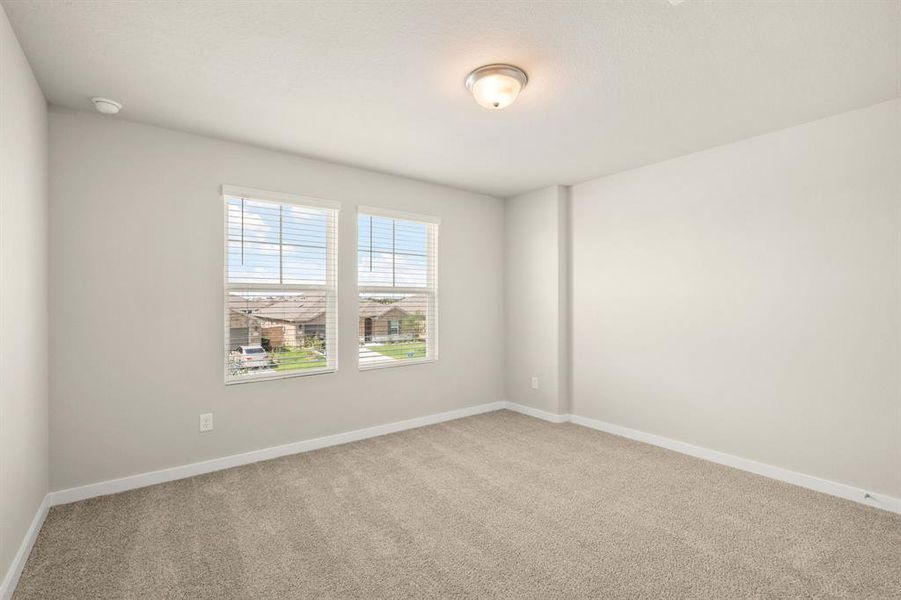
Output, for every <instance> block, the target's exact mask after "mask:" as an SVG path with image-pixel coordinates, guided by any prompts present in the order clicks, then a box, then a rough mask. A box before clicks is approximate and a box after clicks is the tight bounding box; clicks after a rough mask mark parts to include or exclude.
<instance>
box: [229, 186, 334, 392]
mask: <svg viewBox="0 0 901 600" xmlns="http://www.w3.org/2000/svg"><path fill="white" fill-rule="evenodd" d="M222 192H223V196H224V199H225V211H226V224H225V229H226V231H225V234H226V249H225V296H226V299H225V353H224V359H225V373H226V375H225V378H226V383H240V382H244V381H254V380H259V379H272V378H278V377H290V376H295V375H309V374H313V373H321V372H327V371H334V370H335V368H336V367H337V344H336V341H337V331H336V326H337V315H336V310H337V298H336V283H337V278H336V249H337V241H336V236H337V218H338V205H337V204H336V203H331V202H327V201H323V200H318V199H313V198H303V197H299V196H291V195H288V194H278V193H271V192H262V191H258V190H247V189H242V188H234V187H231V186H223V188H222Z"/></svg>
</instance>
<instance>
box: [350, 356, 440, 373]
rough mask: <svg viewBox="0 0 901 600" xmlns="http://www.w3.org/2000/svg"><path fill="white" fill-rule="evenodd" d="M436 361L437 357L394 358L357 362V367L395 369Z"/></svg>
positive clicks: (373, 369)
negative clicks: (387, 360) (393, 359)
mask: <svg viewBox="0 0 901 600" xmlns="http://www.w3.org/2000/svg"><path fill="white" fill-rule="evenodd" d="M434 362H438V359H437V358H417V359H415V360H396V361H393V362H379V363H372V364H368V365H361V364H360V363H357V369H358V370H360V371H377V370H379V369H396V368H397V367H406V366H409V365H427V364H430V363H434Z"/></svg>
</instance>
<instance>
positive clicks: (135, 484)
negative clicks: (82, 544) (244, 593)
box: [48, 401, 506, 506]
mask: <svg viewBox="0 0 901 600" xmlns="http://www.w3.org/2000/svg"><path fill="white" fill-rule="evenodd" d="M505 407H506V402H503V401H499V402H489V403H488V404H480V405H478V406H471V407H468V408H461V409H458V410H451V411H448V412H443V413H438V414H434V415H427V416H424V417H416V418H414V419H408V420H406V421H398V422H396V423H386V424H384V425H376V426H374V427H367V428H365V429H357V430H355V431H348V432H346V433H337V434H335V435H327V436H325V437H320V438H314V439H311V440H304V441H301V442H293V443H290V444H285V445H283V446H274V447H271V448H263V449H262V450H253V451H250V452H244V453H242V454H232V455H230V456H224V457H222V458H215V459H212V460H207V461H203V462H196V463H191V464H187V465H182V466H179V467H171V468H168V469H161V470H159V471H151V472H149V473H141V474H139V475H131V476H128V477H122V478H121V479H111V480H108V481H101V482H98V483H91V484H88V485H83V486H79V487H74V488H69V489H65V490H59V491H56V492H51V493H50V494H48V497H49V499H50V506H56V505H59V504H68V503H70V502H77V501H79V500H85V499H87V498H94V497H96V496H106V495H108V494H116V493H119V492H125V491H128V490H134V489H137V488H142V487H147V486H148V485H155V484H157V483H165V482H167V481H175V480H176V479H185V478H186V477H194V476H195V475H203V474H204V473H212V472H213V471H221V470H222V469H230V468H232V467H239V466H241V465H247V464H250V463H255V462H260V461H262V460H270V459H273V458H278V457H280V456H288V455H290V454H299V453H301V452H309V451H310V450H318V449H319V448H326V447H328V446H337V445H339V444H347V443H348V442H356V441H358V440H365V439H367V438H372V437H377V436H380V435H385V434H388V433H395V432H398V431H404V430H406V429H415V428H417V427H424V426H426V425H434V424H436V423H442V422H444V421H453V420H454V419H462V418H463V417H469V416H472V415H478V414H482V413H486V412H492V411H495V410H501V409H503V408H505Z"/></svg>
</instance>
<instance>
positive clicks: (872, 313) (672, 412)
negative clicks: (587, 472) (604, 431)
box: [571, 100, 901, 497]
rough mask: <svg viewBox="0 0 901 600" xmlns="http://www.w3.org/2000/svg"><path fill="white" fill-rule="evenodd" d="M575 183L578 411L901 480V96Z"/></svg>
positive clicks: (888, 489)
mask: <svg viewBox="0 0 901 600" xmlns="http://www.w3.org/2000/svg"><path fill="white" fill-rule="evenodd" d="M571 194H572V197H571V201H572V230H573V231H572V235H573V247H572V248H573V249H572V251H573V266H572V271H573V274H572V277H573V324H572V328H573V411H574V412H575V413H576V414H578V415H582V416H586V417H590V418H594V419H600V420H603V421H608V422H611V423H614V424H617V425H622V426H626V427H630V428H634V429H638V430H641V431H644V432H648V433H654V434H658V435H662V436H665V437H669V438H673V439H676V440H681V441H684V442H689V443H692V444H696V445H699V446H704V447H707V448H711V449H714V450H719V451H723V452H728V453H731V454H735V455H738V456H741V457H744V458H749V459H753V460H757V461H761V462H764V463H769V464H772V465H776V466H780V467H785V468H789V469H792V470H795V471H800V472H802V473H806V474H809V475H814V476H818V477H822V478H825V479H830V480H833V481H838V482H842V483H847V484H851V485H854V486H858V487H862V488H865V489H869V490H871V491H875V492H881V493H884V494H889V495H892V496H895V497H901V441H899V440H901V368H899V367H901V229H899V226H901V101H899V100H895V101H892V102H887V103H883V104H879V105H876V106H873V107H870V108H867V109H863V110H858V111H854V112H849V113H845V114H841V115H838V116H835V117H831V118H827V119H823V120H820V121H816V122H813V123H809V124H806V125H802V126H799V127H794V128H791V129H786V130H784V131H779V132H776V133H773V134H769V135H764V136H761V137H757V138H753V139H749V140H745V141H742V142H738V143H735V144H731V145H728V146H722V147H718V148H714V149H712V150H709V151H705V152H700V153H698V154H693V155H689V156H685V157H682V158H678V159H675V160H671V161H668V162H664V163H660V164H657V165H652V166H649V167H645V168H641V169H636V170H632V171H628V172H625V173H621V174H618V175H614V176H611V177H606V178H603V179H598V180H594V181H590V182H587V183H583V184H581V185H576V186H574V187H573V188H572V190H571Z"/></svg>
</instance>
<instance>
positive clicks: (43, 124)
mask: <svg viewBox="0 0 901 600" xmlns="http://www.w3.org/2000/svg"><path fill="white" fill-rule="evenodd" d="M46 356H47V103H46V102H45V100H44V95H43V94H42V93H41V90H40V88H39V87H38V85H37V82H36V81H35V79H34V76H33V75H32V73H31V69H30V67H29V66H28V62H27V61H26V59H25V55H24V54H23V53H22V49H21V48H20V47H19V42H18V41H17V40H16V37H15V35H14V34H13V31H12V29H11V28H10V25H9V21H8V20H7V18H6V13H5V12H4V11H3V9H2V8H0V578H2V577H3V575H4V574H5V573H7V570H8V569H9V567H10V565H11V563H12V560H13V557H14V556H15V554H16V552H17V551H18V549H19V546H20V544H21V543H22V540H23V538H24V537H25V532H26V531H27V530H28V527H29V526H30V525H31V521H32V519H34V517H35V513H36V512H37V510H38V507H39V506H40V504H41V502H42V501H43V499H44V495H45V494H46V493H47V360H46Z"/></svg>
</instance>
